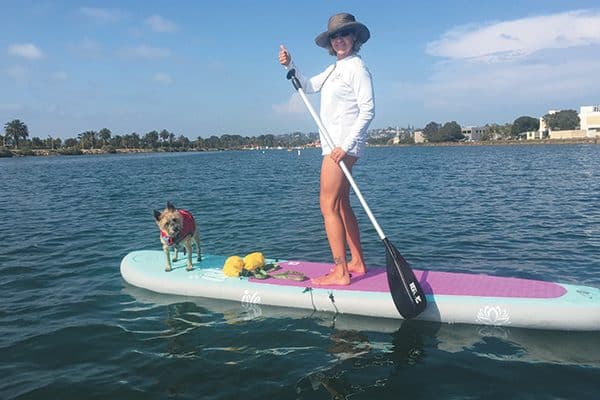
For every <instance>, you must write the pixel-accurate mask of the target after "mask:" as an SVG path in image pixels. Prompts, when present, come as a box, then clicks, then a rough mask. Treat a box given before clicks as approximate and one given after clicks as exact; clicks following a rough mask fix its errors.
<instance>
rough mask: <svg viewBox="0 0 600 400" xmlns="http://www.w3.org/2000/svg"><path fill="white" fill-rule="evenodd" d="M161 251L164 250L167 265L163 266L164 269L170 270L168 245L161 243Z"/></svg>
mask: <svg viewBox="0 0 600 400" xmlns="http://www.w3.org/2000/svg"><path fill="white" fill-rule="evenodd" d="M163 251H164V252H165V255H166V256H167V266H166V267H165V271H167V272H170V271H171V254H170V251H169V246H167V245H163Z"/></svg>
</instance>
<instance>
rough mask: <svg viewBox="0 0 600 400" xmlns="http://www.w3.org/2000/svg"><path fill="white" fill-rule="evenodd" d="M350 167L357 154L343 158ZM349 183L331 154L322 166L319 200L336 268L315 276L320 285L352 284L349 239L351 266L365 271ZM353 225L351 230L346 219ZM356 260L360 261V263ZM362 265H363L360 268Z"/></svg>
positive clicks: (359, 270) (315, 281) (326, 157)
mask: <svg viewBox="0 0 600 400" xmlns="http://www.w3.org/2000/svg"><path fill="white" fill-rule="evenodd" d="M344 162H345V163H346V166H347V167H348V169H349V170H351V169H352V165H354V163H355V162H356V158H355V157H346V158H345V159H344ZM349 196H350V185H349V183H348V180H347V179H346V177H345V176H344V173H343V172H342V170H341V169H340V167H339V165H338V164H336V163H335V162H334V161H333V160H332V159H331V157H328V156H325V157H323V163H322V165H321V192H320V203H321V213H322V214H323V221H324V223H325V232H326V234H327V240H328V241H329V246H330V247H331V253H332V255H333V261H334V264H335V265H334V267H333V269H332V270H331V271H330V273H329V274H327V275H323V276H320V277H318V278H315V279H313V283H315V284H318V285H348V284H349V283H350V273H349V270H348V268H349V266H348V263H347V261H346V240H348V244H349V246H350V249H351V254H352V257H353V263H352V266H353V268H354V269H356V273H358V274H360V273H361V272H362V273H364V271H365V268H364V264H363V262H362V251H361V250H360V234H359V233H358V225H357V223H356V217H355V216H354V213H353V212H352V209H351V208H350V199H349ZM346 221H347V222H348V223H349V224H350V226H349V228H350V230H348V229H347V228H348V227H347V226H346V224H345V222H346ZM354 257H356V261H358V263H357V262H356V261H354V260H355V258H354ZM361 265H362V268H361Z"/></svg>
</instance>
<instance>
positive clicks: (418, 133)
mask: <svg viewBox="0 0 600 400" xmlns="http://www.w3.org/2000/svg"><path fill="white" fill-rule="evenodd" d="M415 143H425V136H423V131H415Z"/></svg>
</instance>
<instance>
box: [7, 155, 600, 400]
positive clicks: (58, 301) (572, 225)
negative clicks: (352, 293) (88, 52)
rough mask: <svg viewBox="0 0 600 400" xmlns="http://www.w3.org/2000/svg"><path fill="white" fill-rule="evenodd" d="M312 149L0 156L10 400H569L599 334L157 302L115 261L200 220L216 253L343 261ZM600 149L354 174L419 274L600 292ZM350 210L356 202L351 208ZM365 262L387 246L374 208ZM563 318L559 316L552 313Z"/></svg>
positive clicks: (382, 161)
mask: <svg viewBox="0 0 600 400" xmlns="http://www.w3.org/2000/svg"><path fill="white" fill-rule="evenodd" d="M319 163H320V154H319V151H318V150H303V151H302V152H301V154H300V155H298V153H297V152H287V151H266V152H262V151H252V152H223V153H193V154H192V153H188V154H149V155H140V154H136V155H106V156H83V157H47V158H19V159H0V178H1V182H2V184H1V190H0V221H2V225H3V227H4V229H3V237H4V240H3V243H4V245H3V246H2V247H1V248H0V293H1V301H0V376H1V378H0V398H2V399H13V398H18V399H81V398H86V399H107V398H111V399H164V398H176V399H198V398H208V399H229V398H236V399H244V400H245V399H259V398H277V399H329V398H343V397H344V396H345V397H348V398H352V399H373V398H375V399H386V398H390V399H391V398H393V399H397V398H411V399H415V398H416V399H478V398H486V399H487V398H499V399H500V398H502V399H504V398H516V399H530V398H535V399H538V398H539V399H569V398H598V395H599V394H600V334H599V333H574V332H543V331H533V330H525V329H514V328H507V327H503V328H491V327H481V326H467V325H465V326H460V325H445V324H432V323H423V322H418V321H411V322H405V323H402V321H386V320H376V319H368V318H348V317H347V316H337V317H336V316H334V315H333V314H327V313H322V314H321V313H309V312H303V311H294V310H285V309H278V308H269V307H264V306H263V307H259V308H256V306H255V307H254V308H252V307H251V308H248V307H247V306H243V305H241V304H239V303H234V302H219V301H210V300H206V299H193V298H182V297H175V296H164V295H156V294H152V293H150V292H147V291H144V290H140V289H136V288H133V287H130V286H128V285H127V284H125V283H124V282H123V281H122V279H121V277H120V274H119V262H120V259H121V258H122V257H123V256H124V255H125V254H127V253H128V252H130V251H133V250H137V249H158V248H160V245H159V241H158V231H157V228H156V227H155V225H154V221H153V217H152V210H153V209H162V208H163V207H164V204H165V203H166V201H167V200H170V201H172V202H173V203H174V204H175V205H176V206H179V207H183V208H188V209H189V210H191V211H192V212H193V213H194V215H195V216H196V219H197V220H198V222H199V227H200V231H201V235H202V243H203V249H204V251H205V252H210V253H216V254H224V255H232V254H239V255H244V254H247V253H249V252H252V251H257V250H258V251H262V252H264V253H265V254H266V255H267V256H269V257H280V258H296V259H308V260H315V261H323V260H328V259H329V257H330V256H329V249H328V247H327V242H326V240H325V235H324V233H323V231H322V221H321V217H320V213H319V206H318V194H317V191H318V168H319ZM599 172H600V146H594V145H573V146H570V145H569V146H566V145H565V146H506V147H502V146H493V147H492V146H490V147H407V148H377V149H375V148H373V149H368V152H367V154H366V157H365V159H364V160H361V161H360V163H359V164H357V166H356V168H355V177H356V180H357V182H358V183H359V185H360V187H361V189H362V190H363V193H364V194H365V196H366V198H367V200H368V201H369V204H370V206H371V208H372V210H373V212H374V214H375V215H376V216H377V217H378V219H379V220H380V221H379V222H380V223H381V225H382V227H383V229H384V231H385V232H386V234H387V236H388V237H389V238H390V239H391V240H392V242H393V243H394V244H395V245H396V247H398V248H399V249H401V251H402V253H403V254H404V255H405V257H406V258H407V259H408V260H409V261H410V262H411V263H412V265H413V266H414V267H415V268H420V269H421V268H424V269H432V270H446V271H469V272H474V273H490V274H495V275H501V276H516V277H524V278H533V279H544V280H550V281H560V282H566V283H576V284H584V285H589V286H596V287H598V286H600V207H598V204H599V201H600V174H599ZM353 201H355V202H356V199H353ZM356 210H357V214H358V216H359V222H360V224H361V228H362V235H363V247H364V250H365V253H366V257H367V261H368V262H369V263H370V264H372V265H384V263H385V260H384V251H383V247H382V245H381V243H380V241H379V239H378V238H377V236H376V233H375V231H374V230H373V228H372V227H371V226H370V224H369V222H368V220H367V219H366V216H365V215H364V213H363V212H362V211H361V210H360V206H359V205H358V204H357V202H356ZM557 312H560V310H557Z"/></svg>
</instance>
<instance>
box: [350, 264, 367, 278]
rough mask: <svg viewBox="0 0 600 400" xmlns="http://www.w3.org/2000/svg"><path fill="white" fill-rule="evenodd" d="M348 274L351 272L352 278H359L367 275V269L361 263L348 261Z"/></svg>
mask: <svg viewBox="0 0 600 400" xmlns="http://www.w3.org/2000/svg"><path fill="white" fill-rule="evenodd" d="M348 272H351V273H352V275H354V276H361V275H364V274H366V273H367V267H366V266H365V264H363V263H362V262H361V263H358V262H354V261H350V262H349V263H348Z"/></svg>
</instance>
